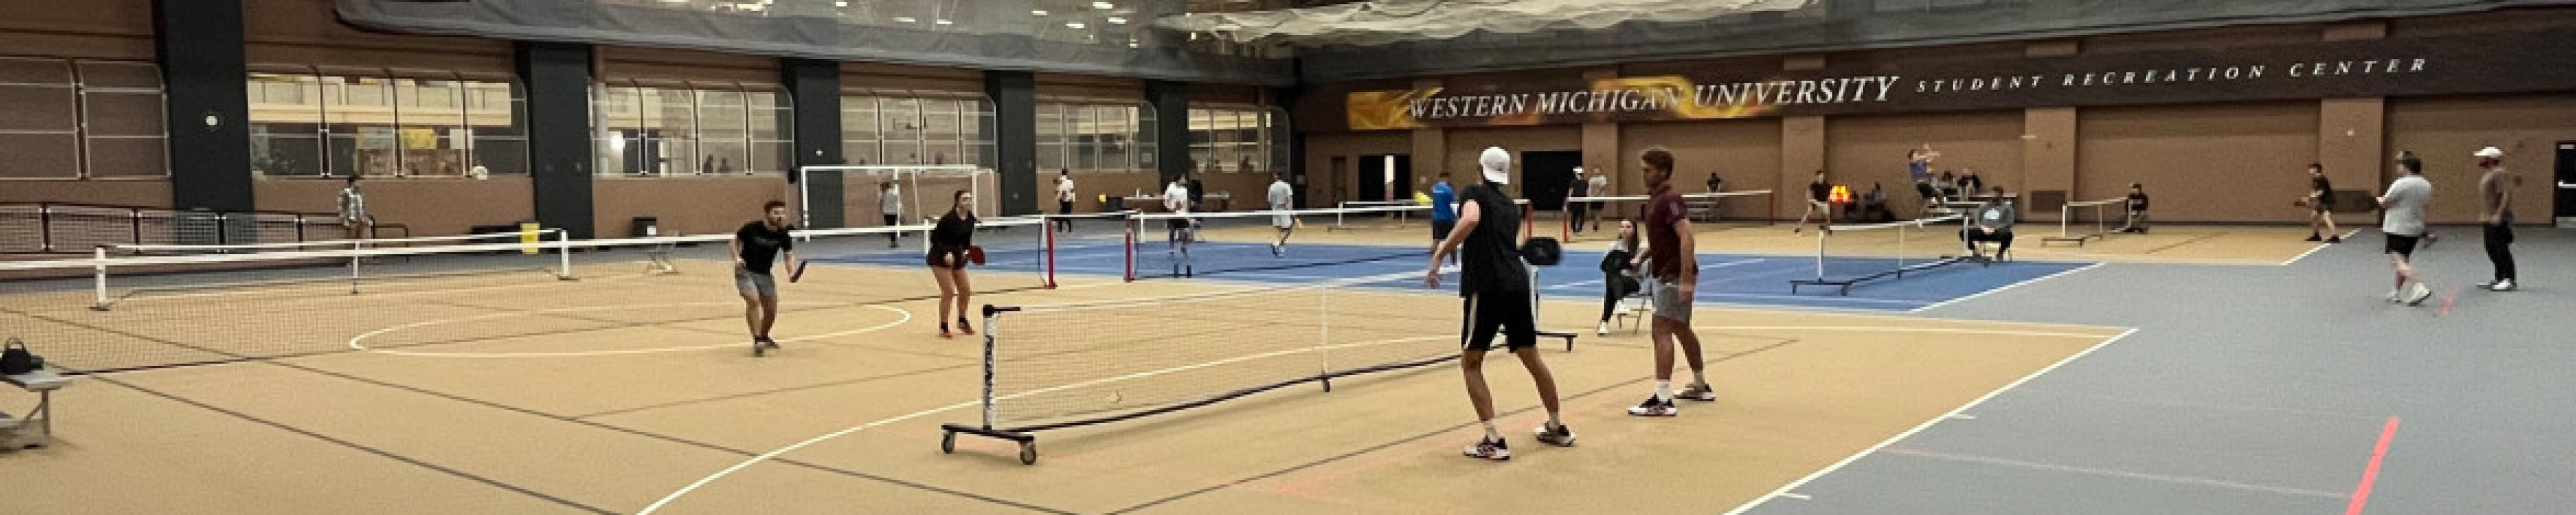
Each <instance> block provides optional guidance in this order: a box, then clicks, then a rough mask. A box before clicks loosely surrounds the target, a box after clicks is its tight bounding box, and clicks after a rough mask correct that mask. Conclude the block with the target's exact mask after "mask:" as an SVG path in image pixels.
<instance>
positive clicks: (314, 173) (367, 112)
mask: <svg viewBox="0 0 2576 515" xmlns="http://www.w3.org/2000/svg"><path fill="white" fill-rule="evenodd" d="M256 69H257V70H258V71H254V72H252V73H251V74H250V75H249V77H248V82H247V86H248V93H249V97H250V98H249V100H250V109H251V116H250V118H251V119H250V133H251V141H250V144H251V170H252V173H253V174H255V175H259V176H269V177H323V176H335V177H336V176H347V175H366V176H372V177H411V176H431V177H457V176H463V175H467V174H468V173H470V172H473V171H475V170H476V169H477V168H481V169H482V171H484V172H486V173H491V174H524V173H527V170H528V165H527V132H526V129H525V127H526V120H524V116H525V115H524V112H525V109H523V107H524V106H525V104H526V100H525V97H524V96H523V95H522V93H521V92H520V90H519V88H518V85H517V84H516V83H514V82H513V81H512V80H511V79H510V78H508V77H503V76H478V77H466V76H461V75H457V74H453V73H448V72H443V71H434V70H382V69H330V70H316V69H311V68H299V67H292V66H263V67H257V68H256Z"/></svg>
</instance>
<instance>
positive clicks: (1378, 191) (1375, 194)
mask: <svg viewBox="0 0 2576 515" xmlns="http://www.w3.org/2000/svg"><path fill="white" fill-rule="evenodd" d="M1386 157H1387V156H1360V175H1359V183H1358V184H1353V185H1352V186H1357V187H1359V196H1358V197H1357V198H1353V199H1351V200H1356V201H1360V202H1376V201H1381V200H1386V172H1387V168H1388V167H1387V165H1386V163H1387V159H1386Z"/></svg>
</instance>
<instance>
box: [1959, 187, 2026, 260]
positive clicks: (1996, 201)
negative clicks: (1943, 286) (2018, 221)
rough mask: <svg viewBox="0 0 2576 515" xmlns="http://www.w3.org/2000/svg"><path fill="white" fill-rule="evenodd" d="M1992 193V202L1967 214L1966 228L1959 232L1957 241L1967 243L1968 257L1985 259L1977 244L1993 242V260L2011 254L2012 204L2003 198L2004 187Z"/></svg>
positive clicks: (1989, 201)
mask: <svg viewBox="0 0 2576 515" xmlns="http://www.w3.org/2000/svg"><path fill="white" fill-rule="evenodd" d="M1994 192H1995V195H1994V198H1993V199H1992V200H1987V201H1986V204H1985V205H1983V206H1978V207H1977V210H1976V211H1973V212H1970V213H1968V216H1969V220H1968V228H1966V229H1961V230H1959V239H1961V240H1966V241H1967V242H1968V255H1970V256H1976V257H1978V258H1985V257H1986V256H1985V252H1984V251H1983V249H1979V248H1977V244H1978V243H1980V242H1988V241H1991V242H1995V255H1994V259H2003V257H2004V255H2005V254H2006V253H2009V252H2012V240H2013V233H2012V227H2013V203H2012V200H2011V199H2010V198H2007V197H2005V196H2004V187H2002V186H1996V187H1995V188H1994Z"/></svg>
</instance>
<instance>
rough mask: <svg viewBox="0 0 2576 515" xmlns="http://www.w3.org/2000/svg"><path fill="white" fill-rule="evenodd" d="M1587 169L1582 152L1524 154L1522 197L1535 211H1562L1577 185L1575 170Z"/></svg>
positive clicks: (1545, 151) (1559, 151)
mask: <svg viewBox="0 0 2576 515" xmlns="http://www.w3.org/2000/svg"><path fill="white" fill-rule="evenodd" d="M1582 166H1583V152H1582V151H1579V150H1544V151H1531V152H1522V153H1521V179H1520V182H1521V198H1524V199H1528V200H1529V201H1530V209H1531V210H1534V211H1561V210H1564V209H1565V197H1566V193H1567V192H1568V191H1569V188H1571V187H1573V185H1574V169H1575V168H1580V167H1582Z"/></svg>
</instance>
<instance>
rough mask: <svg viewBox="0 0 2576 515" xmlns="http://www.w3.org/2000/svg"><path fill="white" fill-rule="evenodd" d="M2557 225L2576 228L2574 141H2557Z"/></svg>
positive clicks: (2563, 227) (2575, 155)
mask: <svg viewBox="0 0 2576 515" xmlns="http://www.w3.org/2000/svg"><path fill="white" fill-rule="evenodd" d="M2556 209H2557V213H2556V214H2557V215H2558V227H2559V228H2562V229H2576V141H2561V142H2558V207H2557V208H2556Z"/></svg>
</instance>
